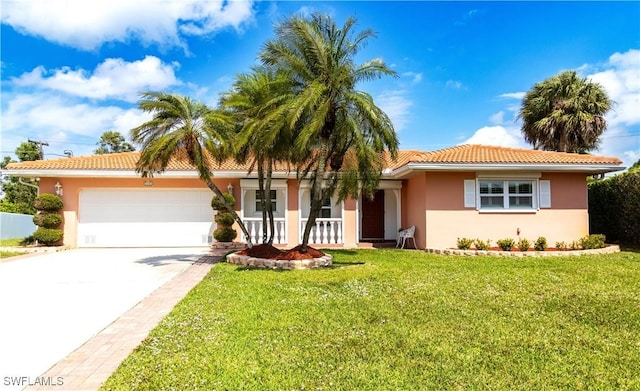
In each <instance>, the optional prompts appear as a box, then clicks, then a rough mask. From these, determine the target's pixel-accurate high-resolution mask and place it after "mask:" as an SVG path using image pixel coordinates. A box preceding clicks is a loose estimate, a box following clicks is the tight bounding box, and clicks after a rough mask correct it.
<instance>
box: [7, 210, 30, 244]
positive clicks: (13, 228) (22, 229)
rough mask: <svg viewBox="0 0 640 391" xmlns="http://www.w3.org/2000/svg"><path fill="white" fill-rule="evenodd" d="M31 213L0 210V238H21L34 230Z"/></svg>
mask: <svg viewBox="0 0 640 391" xmlns="http://www.w3.org/2000/svg"><path fill="white" fill-rule="evenodd" d="M36 228H37V227H36V225H35V224H33V216H32V215H23V214H17V213H6V212H0V239H22V238H26V237H27V236H31V235H32V234H33V232H34V231H35V230H36Z"/></svg>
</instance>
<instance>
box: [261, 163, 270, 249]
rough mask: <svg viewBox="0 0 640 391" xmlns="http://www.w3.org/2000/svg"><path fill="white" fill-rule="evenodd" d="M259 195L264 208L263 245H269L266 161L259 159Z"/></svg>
mask: <svg viewBox="0 0 640 391" xmlns="http://www.w3.org/2000/svg"><path fill="white" fill-rule="evenodd" d="M258 193H259V194H260V206H262V208H261V209H262V243H267V236H268V234H267V204H271V202H270V201H271V200H269V202H267V194H268V193H267V191H266V189H265V187H264V159H262V158H260V159H258Z"/></svg>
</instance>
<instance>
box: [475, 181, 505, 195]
mask: <svg viewBox="0 0 640 391" xmlns="http://www.w3.org/2000/svg"><path fill="white" fill-rule="evenodd" d="M503 186H504V184H503V182H502V181H500V182H490V181H482V182H480V194H502V193H504V188H503Z"/></svg>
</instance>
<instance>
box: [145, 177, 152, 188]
mask: <svg viewBox="0 0 640 391" xmlns="http://www.w3.org/2000/svg"><path fill="white" fill-rule="evenodd" d="M143 185H145V186H147V187H149V186H153V181H152V180H151V179H147V180H145V181H144V183H143Z"/></svg>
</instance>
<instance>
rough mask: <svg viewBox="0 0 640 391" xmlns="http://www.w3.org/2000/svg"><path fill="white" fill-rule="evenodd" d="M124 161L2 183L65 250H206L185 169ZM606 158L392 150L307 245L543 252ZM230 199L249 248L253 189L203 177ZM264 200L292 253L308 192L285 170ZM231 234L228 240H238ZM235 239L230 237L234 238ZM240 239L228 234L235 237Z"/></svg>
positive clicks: (581, 216)
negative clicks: (367, 191) (407, 234)
mask: <svg viewBox="0 0 640 391" xmlns="http://www.w3.org/2000/svg"><path fill="white" fill-rule="evenodd" d="M138 156H139V154H138V153H137V152H127V153H118V154H108V155H94V156H86V157H73V158H61V159H56V160H39V161H33V162H22V163H13V164H10V165H9V166H8V169H7V172H6V173H7V174H10V175H14V176H21V177H38V178H40V192H41V193H45V192H46V193H54V192H55V191H56V188H57V189H58V191H59V192H61V193H62V198H63V201H64V210H63V215H64V216H63V217H64V242H65V244H66V245H69V246H74V247H138V246H202V245H207V244H208V243H211V241H212V232H213V230H214V229H215V223H213V213H214V212H213V211H212V209H211V206H210V201H211V197H212V195H213V193H212V192H211V191H210V190H209V189H208V188H207V187H206V186H205V185H204V184H203V183H202V182H201V181H200V180H199V179H198V176H197V173H196V172H195V170H194V169H193V168H192V167H191V166H189V164H187V163H185V162H181V161H173V162H171V164H170V165H169V167H168V169H167V171H166V172H165V173H163V174H162V175H158V176H156V177H154V178H151V179H145V178H141V177H140V175H139V174H137V173H136V172H135V170H134V167H135V164H136V161H137V159H138ZM621 163H622V162H621V161H620V160H619V159H617V158H612V157H601V156H592V155H580V154H569V153H559V152H545V151H536V150H525V149H511V148H502V147H494V146H482V145H460V146H456V147H452V148H447V149H442V150H438V151H434V152H424V151H400V152H399V154H398V158H397V159H396V160H395V161H391V160H387V162H386V165H385V168H384V172H383V179H382V180H381V181H380V185H379V188H378V191H377V192H376V193H375V198H374V199H373V200H369V199H347V200H345V201H344V202H335V201H334V200H326V203H325V204H324V206H323V209H322V211H321V215H320V218H318V219H317V221H316V223H315V227H314V228H313V230H312V235H311V240H310V243H311V244H312V245H314V246H317V247H330V246H337V247H357V246H358V245H360V244H362V243H364V242H371V241H379V240H395V239H396V237H397V235H398V230H399V229H400V228H407V227H410V226H415V243H416V245H417V247H418V248H448V247H455V246H456V239H457V238H458V237H468V238H480V239H483V240H486V239H490V240H492V241H493V242H494V243H495V241H496V240H498V239H501V238H505V237H511V238H515V237H516V235H517V233H518V232H519V233H520V235H521V236H522V237H525V238H528V239H530V240H535V239H536V238H537V237H538V236H544V237H546V238H547V240H548V241H549V243H555V242H556V241H565V242H568V241H573V240H577V239H579V238H580V237H582V236H584V235H586V234H588V233H589V224H588V210H587V181H586V178H587V176H590V175H596V174H603V173H608V172H613V171H617V170H621V169H622V167H621ZM211 169H212V171H213V175H214V181H215V183H216V184H217V186H219V187H220V188H221V189H223V190H228V191H230V192H232V194H233V195H234V196H235V198H236V200H237V201H238V202H237V204H236V208H237V210H238V212H239V215H240V216H241V218H242V219H243V221H244V222H245V223H246V225H247V227H248V229H249V231H250V232H251V233H252V234H253V236H254V237H253V241H254V242H258V238H259V237H260V232H261V225H260V224H261V213H260V211H259V210H260V209H259V208H260V202H259V200H258V199H257V197H256V196H257V189H258V181H257V179H256V177H255V174H251V175H247V167H245V166H242V165H239V164H237V163H235V162H233V161H231V160H229V161H226V162H223V163H222V164H220V165H217V164H216V165H215V166H214V167H211ZM274 178H275V179H274V180H273V184H272V190H271V193H270V194H269V199H270V201H271V202H272V204H273V206H274V210H275V213H274V215H275V219H276V227H275V230H276V233H275V242H276V243H277V244H281V245H284V246H288V247H293V246H295V245H296V244H298V243H300V241H301V236H302V232H303V229H304V226H305V224H306V221H307V218H308V215H309V204H310V201H309V195H310V189H309V186H308V184H307V183H306V182H305V181H302V182H298V180H297V179H296V174H295V172H291V171H287V170H285V169H283V168H282V169H280V170H278V171H277V172H276V173H274ZM238 231H239V230H238ZM239 233H240V232H239ZM240 236H241V235H239V237H240Z"/></svg>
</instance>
